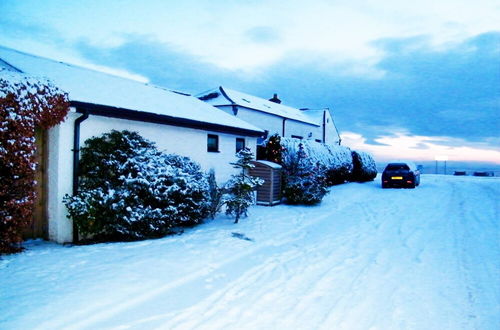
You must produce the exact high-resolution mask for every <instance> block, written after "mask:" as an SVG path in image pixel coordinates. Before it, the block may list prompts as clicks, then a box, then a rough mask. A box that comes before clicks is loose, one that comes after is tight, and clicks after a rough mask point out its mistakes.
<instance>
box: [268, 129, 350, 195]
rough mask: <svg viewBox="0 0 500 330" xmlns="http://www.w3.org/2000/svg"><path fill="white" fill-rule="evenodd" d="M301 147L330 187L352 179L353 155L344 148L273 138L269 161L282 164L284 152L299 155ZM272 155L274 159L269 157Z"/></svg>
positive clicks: (270, 143)
mask: <svg viewBox="0 0 500 330" xmlns="http://www.w3.org/2000/svg"><path fill="white" fill-rule="evenodd" d="M277 144H279V146H280V147H279V148H278V147H277V146H276V145H277ZM299 145H302V146H303V148H304V153H305V155H306V156H307V157H308V158H310V159H311V161H312V162H313V163H314V164H315V165H317V166H318V167H320V168H321V170H322V171H323V172H324V173H323V174H322V175H323V176H324V178H325V180H326V184H327V185H328V186H332V185H336V184H341V183H344V182H346V181H348V180H349V178H350V177H351V172H352V169H353V160H352V153H351V150H350V149H349V148H347V147H344V146H338V145H329V144H323V143H318V142H316V141H310V140H298V139H294V138H279V137H276V136H273V137H271V138H270V140H269V141H268V144H267V150H268V160H270V161H274V162H277V163H279V164H282V163H283V160H282V157H283V155H282V154H283V151H284V150H286V151H287V154H289V155H290V154H292V153H293V152H295V153H297V152H298V150H299V149H298V147H299ZM270 155H271V156H272V157H269V156H270ZM285 161H286V159H285Z"/></svg>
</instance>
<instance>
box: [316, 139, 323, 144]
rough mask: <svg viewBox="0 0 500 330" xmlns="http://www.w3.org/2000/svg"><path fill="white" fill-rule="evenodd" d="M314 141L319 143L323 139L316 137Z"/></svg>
mask: <svg viewBox="0 0 500 330" xmlns="http://www.w3.org/2000/svg"><path fill="white" fill-rule="evenodd" d="M314 141H316V142H318V143H321V142H323V141H321V140H320V139H315V140H314Z"/></svg>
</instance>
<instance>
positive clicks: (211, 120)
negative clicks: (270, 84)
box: [0, 47, 264, 243]
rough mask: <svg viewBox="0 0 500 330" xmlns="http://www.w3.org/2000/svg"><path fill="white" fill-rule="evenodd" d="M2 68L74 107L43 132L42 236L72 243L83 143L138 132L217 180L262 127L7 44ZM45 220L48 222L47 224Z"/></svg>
mask: <svg viewBox="0 0 500 330" xmlns="http://www.w3.org/2000/svg"><path fill="white" fill-rule="evenodd" d="M0 69H4V70H12V71H16V72H21V73H25V74H26V75H30V76H35V77H36V76H39V77H45V78H48V79H50V80H51V81H52V82H53V83H54V84H55V85H57V86H58V87H59V88H61V89H62V90H64V91H66V92H67V93H68V95H69V99H70V101H71V110H70V113H69V115H68V117H67V118H66V120H65V121H64V122H63V123H61V124H60V125H57V126H56V127H54V128H52V129H50V130H49V131H48V132H44V133H43V134H40V135H39V137H40V139H39V141H37V143H38V146H39V148H40V150H42V153H43V154H42V155H41V157H40V161H41V166H40V173H38V179H39V181H40V183H39V185H40V187H39V188H40V189H39V195H40V198H39V203H38V204H37V209H36V210H35V222H38V225H37V227H39V228H42V229H41V232H39V233H35V234H34V235H35V236H42V237H44V238H48V239H50V240H54V241H57V242H60V243H64V242H71V241H72V240H73V239H74V237H73V225H72V223H71V221H69V220H68V219H67V217H66V214H67V211H66V208H65V206H64V204H63V203H62V199H63V197H64V195H65V194H72V193H73V191H74V190H75V189H76V187H75V184H77V181H75V175H74V173H76V170H77V168H76V167H75V166H77V164H78V157H79V147H80V145H81V144H82V143H83V142H84V141H85V140H86V139H88V138H90V137H92V136H96V135H101V134H102V133H106V132H109V131H110V130H111V129H116V130H124V129H127V130H131V131H136V132H138V133H139V134H141V135H142V136H144V137H145V138H147V139H149V140H151V141H154V142H156V144H157V146H158V147H159V149H161V150H166V151H167V152H170V153H176V154H179V155H183V156H188V157H190V158H191V159H193V160H195V161H197V162H198V163H200V164H201V166H202V167H203V168H204V169H206V170H208V169H210V168H213V169H214V170H215V173H216V176H217V179H218V180H219V181H222V182H223V181H225V180H227V179H228V178H229V176H230V175H231V174H232V173H233V171H234V169H233V168H232V166H231V165H229V162H232V161H234V160H235V156H234V155H235V152H236V150H237V149H238V148H241V147H242V146H247V147H250V148H251V149H252V150H254V151H255V150H256V142H257V138H259V137H261V136H262V135H263V134H264V131H263V130H261V129H260V128H258V127H256V126H254V125H252V124H249V123H247V122H245V121H243V120H241V119H240V118H236V117H234V116H231V115H228V114H227V113H225V112H224V111H222V110H219V109H216V108H214V107H212V106H211V105H209V104H207V103H205V102H202V101H200V100H198V99H197V98H195V97H192V96H188V95H185V94H181V93H177V92H172V91H170V90H168V89H165V88H161V87H158V86H153V85H150V84H145V83H141V82H137V81H134V80H129V79H125V78H121V77H117V76H113V75H109V74H106V73H102V72H97V71H93V70H89V69H86V68H82V67H78V66H74V65H70V64H66V63H62V62H57V61H53V60H49V59H45V58H41V57H38V56H34V55H30V54H26V53H22V52H18V51H15V50H12V49H9V48H4V47H0ZM40 224H41V225H40Z"/></svg>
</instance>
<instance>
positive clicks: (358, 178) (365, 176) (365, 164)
mask: <svg viewBox="0 0 500 330" xmlns="http://www.w3.org/2000/svg"><path fill="white" fill-rule="evenodd" d="M352 160H353V165H354V167H353V170H352V174H351V179H350V181H355V182H366V181H373V180H374V179H375V177H376V176H377V165H376V164H375V160H373V157H372V156H371V155H370V154H369V153H366V152H362V151H353V152H352Z"/></svg>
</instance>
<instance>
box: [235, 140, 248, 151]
mask: <svg viewBox="0 0 500 330" xmlns="http://www.w3.org/2000/svg"><path fill="white" fill-rule="evenodd" d="M238 142H243V146H242V147H241V148H240V149H238ZM245 147H246V141H245V138H241V137H237V138H236V152H238V151H240V150H242V149H245Z"/></svg>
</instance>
